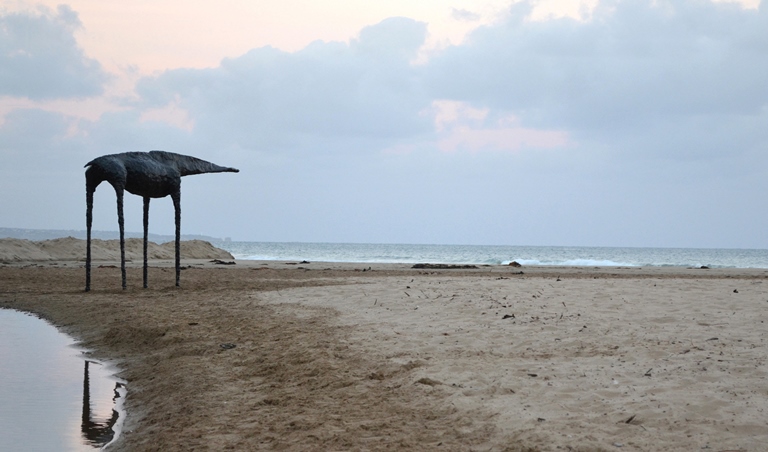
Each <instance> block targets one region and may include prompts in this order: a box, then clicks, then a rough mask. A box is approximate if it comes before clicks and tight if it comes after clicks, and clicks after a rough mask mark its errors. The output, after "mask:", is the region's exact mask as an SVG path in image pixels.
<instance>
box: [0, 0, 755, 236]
mask: <svg viewBox="0 0 768 452" xmlns="http://www.w3.org/2000/svg"><path fill="white" fill-rule="evenodd" d="M766 80H768V2H766V1H765V0H763V1H762V2H761V1H758V0H743V1H712V0H584V1H579V0H568V1H565V0H541V1H534V0H472V1H470V0H449V1H446V0H420V1H418V2H414V1H413V0H402V1H400V0H393V1H387V2H382V1H373V0H329V1H325V2H312V1H306V0H281V1H280V2H268V1H254V0H228V1H224V2H210V1H202V0H192V1H191V0H185V1H177V0H164V1H163V2H157V1H148V0H136V1H132V2H122V3H120V4H118V3H116V2H104V1H100V0H73V1H70V2H68V3H60V2H56V1H42V2H40V3H35V2H28V1H16V0H0V193H2V195H0V227H11V228H34V229H74V230H82V229H85V179H84V168H83V166H84V165H85V164H86V163H87V162H89V161H90V160H92V159H93V158H95V157H98V156H100V155H105V154H113V153H120V152H126V151H148V150H153V149H160V150H165V151H170V152H177V153H180V154H187V155H193V156H196V157H199V158H202V159H205V160H209V161H212V162H214V163H216V164H219V165H222V166H232V167H236V168H239V169H240V173H238V174H231V173H223V174H206V175H196V176H189V177H185V178H184V179H183V181H182V196H181V206H182V233H184V234H203V235H209V236H214V237H230V238H232V239H233V240H247V241H289V242H353V243H437V244H486V245H541V246H632V247H694V248H761V249H765V248H768V234H766V233H765V232H764V231H765V230H766V229H768V206H767V205H766V202H765V197H766V193H768V83H767V82H766ZM151 206H152V207H151V211H150V232H153V233H157V234H169V235H170V234H172V233H173V230H174V226H173V218H174V217H173V206H172V203H171V201H170V199H169V198H163V199H158V200H153V202H152V204H151ZM125 208H126V229H127V230H128V231H141V229H142V213H141V212H142V207H141V198H139V197H137V196H133V195H128V196H127V197H126V207H125ZM94 228H95V229H97V230H116V229H117V214H116V208H115V195H114V190H113V189H112V188H111V187H110V186H109V185H108V184H102V185H101V186H99V188H98V189H97V191H96V197H95V207H94Z"/></svg>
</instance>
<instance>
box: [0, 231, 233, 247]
mask: <svg viewBox="0 0 768 452" xmlns="http://www.w3.org/2000/svg"><path fill="white" fill-rule="evenodd" d="M64 237H74V238H76V239H85V238H86V232H85V230H74V229H69V230H68V229H22V228H0V239H3V238H9V239H25V240H33V241H39V240H53V239H59V238H64ZM91 237H92V238H94V239H100V240H114V239H119V238H120V233H119V232H118V231H92V233H91ZM142 237H144V234H143V233H141V232H129V231H126V233H125V238H142ZM149 240H150V241H152V242H155V243H165V242H172V241H174V240H175V237H174V236H172V235H162V234H152V233H150V234H149ZM181 240H203V241H206V242H226V241H228V239H226V238H224V239H222V238H220V237H211V236H207V235H199V234H182V235H181Z"/></svg>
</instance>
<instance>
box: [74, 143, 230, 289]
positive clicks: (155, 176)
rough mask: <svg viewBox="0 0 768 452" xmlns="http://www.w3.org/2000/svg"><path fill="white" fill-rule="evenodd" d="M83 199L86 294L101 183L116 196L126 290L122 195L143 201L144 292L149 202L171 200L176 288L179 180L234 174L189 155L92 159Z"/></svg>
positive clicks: (162, 153) (154, 153)
mask: <svg viewBox="0 0 768 452" xmlns="http://www.w3.org/2000/svg"><path fill="white" fill-rule="evenodd" d="M85 167H86V168H88V169H87V170H86V171H85V196H86V226H87V250H86V258H85V290H86V292H87V291H89V290H90V289H91V225H92V223H93V193H94V192H95V191H96V187H98V186H99V184H100V183H102V182H104V181H107V182H109V184H110V185H112V187H113V188H114V189H115V194H116V195H117V221H118V226H119V228H120V270H121V272H122V278H123V289H125V287H126V284H125V226H124V223H125V222H124V218H123V194H124V192H126V191H127V192H128V193H132V194H134V195H138V196H141V197H143V198H144V288H147V234H148V226H149V201H150V199H151V198H164V197H166V196H171V199H172V200H173V207H174V210H175V212H176V286H178V285H179V277H180V274H181V266H180V261H181V254H180V252H179V246H180V238H181V178H182V177H183V176H189V175H192V174H203V173H223V172H231V173H237V172H239V170H237V169H235V168H227V167H223V166H219V165H216V164H213V163H211V162H206V161H205V160H201V159H198V158H195V157H190V156H188V155H181V154H175V153H172V152H165V151H150V152H124V153H122V154H110V155H104V156H101V157H98V158H95V159H93V160H91V161H90V162H88V163H87V164H86V165H85Z"/></svg>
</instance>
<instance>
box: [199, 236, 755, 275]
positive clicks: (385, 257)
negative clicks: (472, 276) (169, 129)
mask: <svg viewBox="0 0 768 452" xmlns="http://www.w3.org/2000/svg"><path fill="white" fill-rule="evenodd" d="M212 243H213V244H214V245H215V246H217V247H219V248H222V249H225V250H227V251H229V252H230V253H231V254H232V255H233V256H234V257H235V258H236V259H250V260H267V261H269V260H275V261H291V260H296V261H303V260H305V261H309V262H312V261H316V262H359V263H442V264H475V265H507V264H509V263H511V262H513V261H515V262H517V263H519V264H521V265H541V266H548V265H551V266H615V267H694V268H695V267H702V266H706V267H709V268H768V250H765V249H713V248H633V247H626V248H624V247H581V246H504V245H413V244H370V243H300V242H237V241H215V242H212Z"/></svg>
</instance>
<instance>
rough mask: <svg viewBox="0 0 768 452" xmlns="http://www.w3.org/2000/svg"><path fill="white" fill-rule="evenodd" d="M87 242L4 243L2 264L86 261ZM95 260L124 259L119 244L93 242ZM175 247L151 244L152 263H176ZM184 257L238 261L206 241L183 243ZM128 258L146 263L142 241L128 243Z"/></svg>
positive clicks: (0, 245) (69, 239)
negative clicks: (170, 260)
mask: <svg viewBox="0 0 768 452" xmlns="http://www.w3.org/2000/svg"><path fill="white" fill-rule="evenodd" d="M85 248H86V246H85V240H80V239H76V238H73V237H66V238H60V239H53V240H41V241H30V240H20V239H0V262H4V263H10V262H27V261H84V260H85ZM91 256H92V259H93V260H95V261H113V260H119V259H120V242H119V241H118V240H98V239H95V240H93V241H92V242H91ZM174 256H175V251H174V243H173V242H168V243H164V244H162V245H158V244H157V243H154V242H149V243H148V244H147V257H148V258H149V259H158V260H159V259H174ZM181 257H182V258H184V259H234V257H232V255H231V254H229V253H228V252H227V251H224V250H222V249H220V248H216V247H215V246H213V245H211V244H210V243H209V242H205V241H203V240H188V241H183V242H181ZM125 258H126V259H127V260H141V259H143V248H142V240H141V239H126V241H125Z"/></svg>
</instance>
